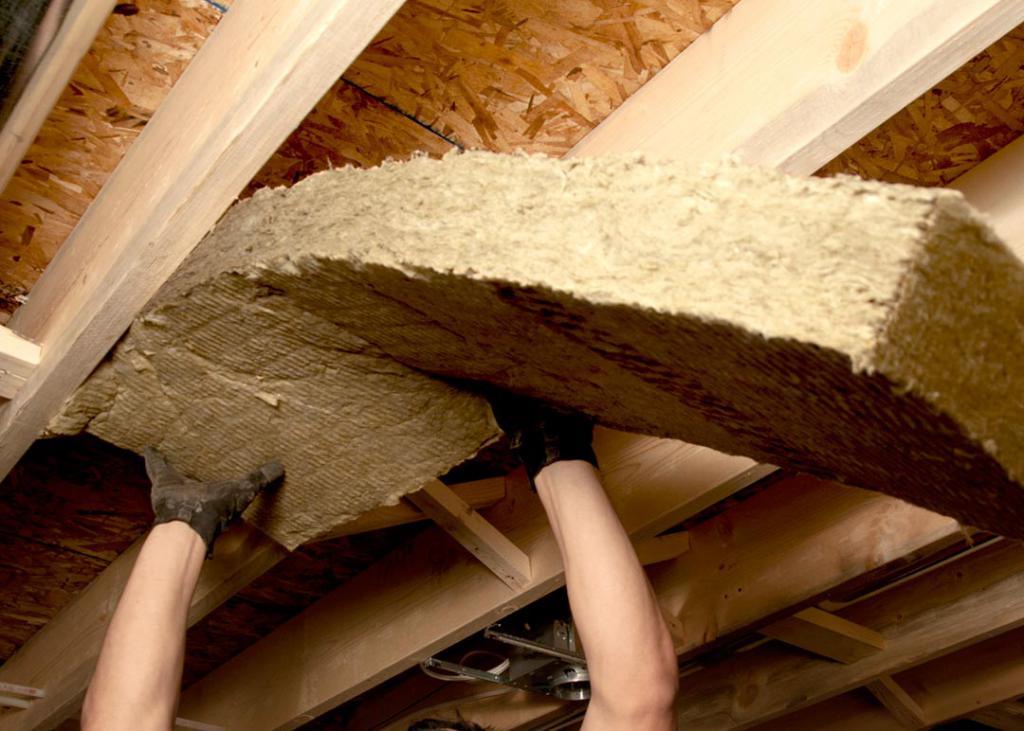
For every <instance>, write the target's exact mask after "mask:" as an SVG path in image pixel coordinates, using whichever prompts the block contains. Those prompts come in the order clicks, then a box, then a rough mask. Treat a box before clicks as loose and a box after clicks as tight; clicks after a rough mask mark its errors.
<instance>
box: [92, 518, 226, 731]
mask: <svg viewBox="0 0 1024 731" xmlns="http://www.w3.org/2000/svg"><path fill="white" fill-rule="evenodd" d="M205 555H206V545H205V543H204V542H203V539H202V538H200V537H199V535H198V534H197V533H196V532H195V531H194V530H193V529H192V528H190V527H189V526H188V525H187V524H185V523H182V522H177V521H176V522H170V523H164V524H161V525H157V526H155V527H154V528H153V530H152V531H151V532H150V534H149V536H148V537H147V538H146V541H145V543H144V544H143V546H142V550H141V551H140V553H139V557H138V559H137V561H136V562H135V567H134V568H133V569H132V573H131V577H130V578H129V579H128V583H127V585H126V586H125V590H124V593H123V594H122V595H121V599H120V601H119V602H118V605H117V609H116V610H115V612H114V616H113V619H112V620H111V622H110V627H109V628H108V630H107V635H106V637H105V639H104V642H103V648H102V651H101V653H100V659H99V662H98V663H97V666H96V672H95V673H94V675H93V678H92V681H91V682H90V684H89V690H88V692H87V693H86V697H85V704H84V706H83V709H82V728H83V729H86V731H89V730H90V729H103V730H104V731H117V730H119V729H140V730H144V729H169V728H171V726H172V724H173V721H174V716H175V713H176V709H177V699H178V689H179V686H180V684H181V668H182V662H183V657H184V643H183V640H182V638H183V637H184V633H185V627H186V621H187V616H188V609H189V606H190V605H191V602H192V594H193V592H194V591H195V587H196V582H197V581H198V579H199V572H200V570H201V568H202V565H203V559H204V557H205Z"/></svg>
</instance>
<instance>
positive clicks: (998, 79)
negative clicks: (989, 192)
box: [818, 25, 1024, 185]
mask: <svg viewBox="0 0 1024 731" xmlns="http://www.w3.org/2000/svg"><path fill="white" fill-rule="evenodd" d="M1022 79H1024V25H1018V26H1017V27H1016V28H1014V29H1013V30H1011V31H1010V32H1009V33H1007V34H1006V35H1005V36H1003V37H1002V38H1000V39H999V40H997V41H996V42H995V43H993V44H991V45H990V46H989V47H988V48H986V49H985V50H984V51H982V52H981V53H979V54H978V55H976V56H975V57H974V58H972V59H971V60H970V61H968V62H967V63H965V64H964V65H963V66H961V67H960V68H959V69H957V70H956V71H954V72H953V73H952V74H950V75H949V76H947V77H946V78H945V79H943V80H942V81H941V82H939V83H938V84H937V85H935V86H934V87H933V88H931V89H929V90H928V91H926V92H925V93H923V94H921V96H919V97H917V99H915V100H914V101H912V102H910V104H908V105H907V106H906V107H905V108H903V109H901V110H900V111H899V112H897V113H896V114H894V115H893V116H892V117H890V118H889V119H887V120H886V121H885V122H884V123H882V124H881V125H879V126H878V127H876V128H875V129H874V130H872V131H871V132H870V133H868V134H867V135H866V136H864V137H863V138H861V139H860V140H859V141H857V142H856V143H855V144H854V145H852V146H850V147H849V148H848V149H846V150H845V151H843V152H842V153H841V154H840V155H839V156H838V157H836V158H835V159H834V160H832V161H830V162H829V163H827V164H826V165H825V166H824V167H822V169H821V170H820V171H819V173H818V174H822V175H833V174H836V173H846V174H852V175H859V176H861V177H864V178H870V179H872V180H885V181H887V182H892V183H909V184H911V185H948V184H949V183H951V182H952V181H954V180H956V179H957V178H959V177H960V176H962V175H964V174H966V173H967V172H969V171H970V170H972V169H973V168H974V167H975V166H977V165H978V164H979V163H981V162H983V161H984V160H986V159H987V158H988V157H989V156H991V155H992V154H994V153H995V152H997V151H998V150H1000V149H1002V148H1004V147H1006V146H1007V145H1008V144H1010V143H1011V142H1012V141H1013V140H1015V139H1017V138H1018V137H1019V136H1020V134H1021V133H1022V132H1024V84H1021V80H1022Z"/></svg>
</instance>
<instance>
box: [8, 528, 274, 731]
mask: <svg viewBox="0 0 1024 731" xmlns="http://www.w3.org/2000/svg"><path fill="white" fill-rule="evenodd" d="M142 542H143V539H139V540H138V541H136V542H135V543H134V544H132V546H131V548H129V549H128V550H127V551H125V552H124V553H122V554H121V555H120V556H118V557H117V559H115V560H114V561H113V562H112V563H111V564H110V565H109V566H108V567H107V568H106V569H104V570H103V572H102V573H101V574H100V575H99V576H98V577H97V578H96V579H95V580H93V581H92V582H91V583H90V584H89V586H88V587H87V588H86V589H85V590H84V591H82V593H81V594H80V595H79V596H78V597H77V598H76V599H75V601H74V602H73V603H71V604H69V605H67V606H66V607H65V608H64V609H63V611H61V613H60V614H58V615H57V616H56V617H54V618H53V619H52V620H50V621H49V622H48V623H47V624H46V627H45V629H43V630H41V631H39V632H37V633H36V634H34V635H33V636H32V638H31V639H30V640H29V641H28V642H27V643H26V644H25V645H24V646H22V648H21V649H20V650H19V651H18V652H17V653H16V654H15V655H14V656H13V657H11V658H10V659H9V660H7V662H5V663H4V665H3V666H2V667H0V680H3V681H8V682H21V683H23V684H33V685H36V686H38V687H41V688H43V689H44V690H45V691H46V697H45V698H40V699H38V700H37V701H34V702H33V703H32V705H31V707H30V708H28V709H26V710H25V711H24V712H23V713H18V714H8V715H4V716H0V729H3V730H4V731H7V730H8V729H25V730H28V729H39V728H53V727H55V726H57V725H58V724H60V723H62V722H64V721H66V720H67V719H68V718H70V717H71V716H73V715H74V714H75V713H77V711H78V709H79V708H80V706H81V702H82V699H83V698H84V696H85V689H86V685H87V684H88V681H89V678H90V676H91V675H92V671H93V667H94V666H95V663H96V658H97V657H98V656H99V651H100V645H101V644H102V642H103V636H104V634H105V633H106V628H107V624H108V623H109V621H110V618H111V616H112V615H113V612H114V609H115V608H116V606H117V602H118V599H119V598H120V596H121V592H122V591H123V589H124V586H125V584H126V583H127V581H128V577H129V575H130V573H131V569H132V566H133V565H134V563H135V559H136V557H137V556H138V552H139V550H140V549H141V547H142ZM217 549H218V550H217V552H216V554H215V556H214V558H213V559H212V560H210V561H208V562H207V563H205V564H204V565H203V570H202V573H201V574H200V576H199V584H198V586H197V587H196V591H195V594H194V595H193V597H192V604H191V607H190V611H189V617H188V622H189V624H190V625H191V624H194V623H195V622H197V621H198V620H199V619H201V618H202V617H203V616H205V615H206V614H208V613H209V612H211V611H212V610H213V609H215V608H216V607H217V606H219V605H220V603H222V602H223V601H224V600H226V599H227V598H228V597H230V596H232V595H233V594H235V593H236V592H237V591H238V590H239V589H241V588H242V587H244V586H246V585H247V584H249V583H250V582H251V581H252V580H253V579H254V578H255V577H257V576H259V575H260V574H262V573H264V572H265V571H267V570H268V569H270V567H272V566H273V565H274V564H276V563H277V562H279V561H281V560H282V559H283V558H284V557H285V556H286V555H287V551H285V549H284V548H282V547H281V546H279V545H277V544H276V543H274V542H273V541H271V540H270V539H269V538H266V537H265V536H263V535H262V534H261V533H260V532H259V531H257V530H255V529H254V528H250V527H248V526H246V525H239V526H237V527H235V528H233V529H231V530H229V531H227V532H226V533H225V534H224V535H223V536H221V538H220V540H219V541H218V543H217Z"/></svg>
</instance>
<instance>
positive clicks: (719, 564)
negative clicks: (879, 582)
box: [651, 477, 962, 657]
mask: <svg viewBox="0 0 1024 731" xmlns="http://www.w3.org/2000/svg"><path fill="white" fill-rule="evenodd" d="M783 526H784V528H783ZM689 536H690V550H689V551H688V552H687V553H685V554H684V555H682V556H680V557H679V559H678V560H676V561H674V562H672V563H671V564H666V565H665V566H663V567H655V568H654V569H653V570H652V572H651V579H652V583H653V584H654V588H655V591H656V592H657V593H658V598H659V600H660V601H661V604H662V607H663V608H664V609H665V611H666V612H667V613H668V615H669V616H671V617H673V618H674V619H673V621H672V623H671V626H670V628H671V630H672V632H673V635H674V636H675V638H676V643H677V649H678V651H679V652H680V653H681V654H682V655H683V656H684V657H691V656H693V655H695V654H697V653H699V652H703V651H705V650H706V649H707V648H708V646H709V645H711V644H715V643H717V642H720V641H722V640H724V639H727V638H730V637H734V636H737V635H738V634H740V633H744V632H749V631H751V630H757V629H760V628H761V627H764V626H767V625H769V624H771V623H772V622H773V621H775V620H776V619H783V618H785V617H788V616H790V615H792V614H794V613H795V612H797V611H800V610H802V609H804V608H806V607H808V606H810V605H812V604H817V603H818V602H820V601H821V599H822V598H824V597H826V596H827V595H828V593H829V592H830V591H832V590H834V589H835V588H836V587H839V586H841V585H843V584H845V583H847V582H849V581H852V580H855V579H857V578H858V577H860V576H862V575H863V574H865V573H868V572H872V571H876V570H880V569H882V568H884V567H886V566H888V565H889V564H891V563H893V562H897V563H902V562H905V561H908V560H913V557H914V556H916V555H918V554H925V555H927V554H931V553H932V552H934V551H935V550H938V549H939V548H942V547H945V546H948V545H950V544H952V543H955V542H958V541H960V540H961V539H962V533H961V530H960V527H959V526H958V524H957V523H956V521H954V520H952V519H951V518H945V517H943V516H940V515H936V514H935V513H931V512H929V511H927V510H924V509H922V508H917V507H914V506H912V505H909V504H908V503H904V502H902V501H900V500H896V499H894V498H890V497H886V496H884V495H879V494H878V493H873V492H868V491H866V490H859V489H857V488H853V487H845V486H842V485H838V484H836V483H830V482H825V481H822V480H815V479H813V478H810V477H795V478H787V479H783V480H780V481H778V482H777V483H776V484H773V485H771V486H770V487H769V488H767V489H766V490H764V491H762V492H760V493H759V494H757V495H754V496H753V497H751V498H749V499H747V500H745V501H743V502H741V503H739V504H738V505H736V506H734V507H731V508H729V509H728V510H726V511H724V512H723V513H721V514H719V515H716V516H714V517H712V518H711V519H709V520H708V521H706V522H704V523H701V524H698V525H695V526H692V527H691V528H690V530H689ZM693 587H701V590H700V591H694V590H693ZM861 624H863V623H861ZM868 626H873V625H868Z"/></svg>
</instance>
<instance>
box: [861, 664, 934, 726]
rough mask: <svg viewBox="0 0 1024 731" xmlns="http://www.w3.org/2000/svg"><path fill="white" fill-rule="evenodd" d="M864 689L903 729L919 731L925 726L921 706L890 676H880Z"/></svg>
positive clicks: (925, 722) (925, 721)
mask: <svg viewBox="0 0 1024 731" xmlns="http://www.w3.org/2000/svg"><path fill="white" fill-rule="evenodd" d="M864 687H865V688H867V689H868V691H869V692H870V693H871V695H873V696H874V697H875V698H877V699H878V702H879V703H881V704H882V705H883V706H885V707H886V708H887V709H888V710H889V713H891V714H892V715H893V717H894V718H895V719H896V721H897V722H898V723H899V724H900V725H901V726H903V728H907V729H919V728H924V727H925V726H926V725H927V723H928V721H927V719H926V717H925V715H924V711H923V710H921V706H919V705H918V703H917V701H915V700H914V699H913V698H912V697H911V695H910V694H909V693H907V691H906V689H905V688H904V687H903V686H901V685H900V684H899V683H897V682H896V681H895V680H893V679H892V676H891V675H880V676H879V677H877V678H875V679H874V680H872V681H871V682H870V683H868V684H867V685H866V686H864Z"/></svg>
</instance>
